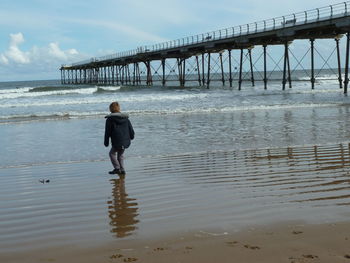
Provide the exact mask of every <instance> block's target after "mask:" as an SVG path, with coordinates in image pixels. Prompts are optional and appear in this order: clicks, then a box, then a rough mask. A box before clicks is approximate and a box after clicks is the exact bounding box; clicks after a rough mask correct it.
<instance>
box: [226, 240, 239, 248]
mask: <svg viewBox="0 0 350 263" xmlns="http://www.w3.org/2000/svg"><path fill="white" fill-rule="evenodd" d="M226 244H227V245H228V246H230V247H234V246H235V245H237V244H238V241H228V242H226Z"/></svg>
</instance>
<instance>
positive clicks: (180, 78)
mask: <svg viewBox="0 0 350 263" xmlns="http://www.w3.org/2000/svg"><path fill="white" fill-rule="evenodd" d="M177 70H178V73H179V83H180V87H182V59H181V58H177Z"/></svg>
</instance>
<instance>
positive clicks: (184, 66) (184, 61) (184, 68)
mask: <svg viewBox="0 0 350 263" xmlns="http://www.w3.org/2000/svg"><path fill="white" fill-rule="evenodd" d="M185 82H186V59H185V58H184V59H183V70H182V85H183V86H184V87H185Z"/></svg>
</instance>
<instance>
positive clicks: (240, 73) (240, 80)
mask: <svg viewBox="0 0 350 263" xmlns="http://www.w3.org/2000/svg"><path fill="white" fill-rule="evenodd" d="M239 61H240V62H239V79H238V90H241V86H242V68H243V48H241V57H240V60H239Z"/></svg>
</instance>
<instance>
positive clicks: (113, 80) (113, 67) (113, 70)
mask: <svg viewBox="0 0 350 263" xmlns="http://www.w3.org/2000/svg"><path fill="white" fill-rule="evenodd" d="M114 72H115V66H114V65H113V66H112V85H114V83H115V79H114Z"/></svg>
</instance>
